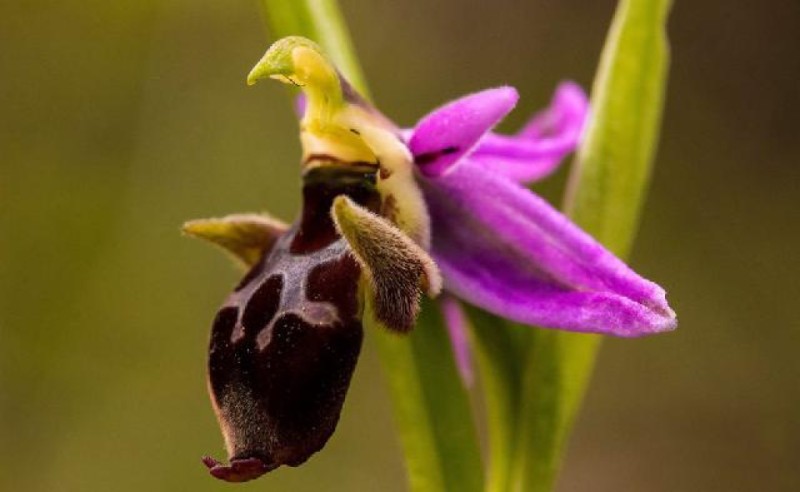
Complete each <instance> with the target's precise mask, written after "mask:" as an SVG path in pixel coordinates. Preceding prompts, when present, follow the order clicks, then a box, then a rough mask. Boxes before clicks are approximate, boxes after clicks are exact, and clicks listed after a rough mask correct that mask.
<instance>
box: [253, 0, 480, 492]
mask: <svg viewBox="0 0 800 492" xmlns="http://www.w3.org/2000/svg"><path fill="white" fill-rule="evenodd" d="M261 2H262V6H263V7H264V12H265V14H266V18H267V21H268V25H269V28H270V31H271V32H272V34H273V35H275V36H276V37H283V36H289V35H301V36H305V37H307V38H310V39H312V40H314V41H316V42H317V43H318V44H319V45H320V46H321V47H322V48H323V49H324V50H325V51H326V53H327V54H328V56H329V57H330V58H331V59H332V60H333V61H334V62H335V63H336V64H337V66H338V68H339V70H340V71H341V72H342V73H343V74H344V75H345V77H347V78H348V80H349V81H350V82H351V83H352V84H353V86H354V87H355V88H356V89H358V90H359V92H361V93H362V94H364V95H366V94H367V87H366V84H365V82H364V78H363V76H362V75H361V69H360V67H359V65H358V61H357V58H356V56H355V54H354V51H353V49H352V43H351V42H350V38H349V36H348V34H347V28H346V27H345V24H344V22H343V18H342V16H341V13H340V12H339V10H338V7H337V4H336V1H335V0H261ZM371 328H372V331H371V333H370V335H371V336H373V337H374V338H375V339H376V340H377V343H376V345H377V347H378V350H379V353H380V358H381V363H382V365H383V367H384V370H385V373H386V377H387V380H388V382H389V387H390V390H391V395H392V403H393V407H394V413H395V422H396V424H397V429H398V432H399V434H400V440H401V443H402V447H403V451H404V454H405V459H406V466H407V469H408V475H409V483H410V487H411V490H413V491H416V492H444V491H459V492H473V491H474V492H477V491H480V490H481V489H482V487H483V470H482V464H481V457H480V449H479V447H478V440H477V436H476V433H475V426H474V422H473V419H472V412H471V406H470V402H469V398H468V394H467V391H466V389H465V388H464V386H463V384H462V382H461V379H460V377H459V375H458V371H457V370H456V365H455V361H454V358H453V353H452V349H451V346H450V341H449V339H448V336H447V333H446V331H445V330H444V328H443V323H442V319H441V316H440V315H439V313H438V309H436V306H434V305H433V304H432V303H426V304H425V305H424V306H423V310H422V315H421V316H420V318H419V320H418V323H417V326H416V327H415V329H414V332H413V333H411V334H410V335H408V336H401V335H396V334H391V333H387V332H385V331H384V330H380V329H374V328H375V327H369V326H368V327H367V329H368V330H369V329H371Z"/></svg>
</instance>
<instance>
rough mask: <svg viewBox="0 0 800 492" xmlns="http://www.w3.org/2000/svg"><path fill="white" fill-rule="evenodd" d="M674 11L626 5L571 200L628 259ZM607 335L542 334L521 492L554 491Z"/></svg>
mask: <svg viewBox="0 0 800 492" xmlns="http://www.w3.org/2000/svg"><path fill="white" fill-rule="evenodd" d="M669 7H670V1H669V0H622V1H621V2H620V3H619V5H618V7H617V11H616V14H615V16H614V20H613V24H612V26H611V29H610V31H609V34H608V37H607V39H606V44H605V47H604V49H603V53H602V57H601V60H600V66H599V69H598V72H597V76H596V78H595V82H594V86H593V88H592V111H593V115H592V118H590V122H589V126H588V128H587V132H586V137H585V139H584V142H583V144H582V146H581V147H580V149H579V151H578V157H577V161H576V166H575V167H574V169H573V170H572V175H571V176H570V182H569V188H568V192H567V198H566V202H565V210H566V212H567V213H568V214H569V215H570V216H571V217H572V218H573V220H575V222H576V223H578V224H579V225H580V226H581V227H583V228H584V229H585V230H586V231H588V232H589V233H590V234H592V235H593V236H594V237H596V238H597V239H598V240H600V241H601V242H602V243H603V244H605V245H606V246H607V247H609V248H610V249H611V250H612V251H614V252H615V253H616V254H618V255H620V256H622V257H625V256H626V255H627V254H628V251H629V249H630V246H631V244H632V242H633V238H634V236H635V233H636V225H637V222H638V218H639V211H640V209H641V206H642V201H643V198H644V195H645V191H646V189H647V182H648V178H649V175H650V169H651V166H652V161H653V157H654V155H655V151H656V143H657V137H658V132H659V127H660V121H661V112H662V107H663V100H664V90H665V85H666V75H667V66H668V56H669V55H668V48H667V40H666V32H665V26H666V21H667V16H668V13H669ZM599 341H600V338H599V337H597V336H593V335H580V334H573V333H565V332H557V331H547V330H536V331H535V333H534V335H533V339H532V341H531V345H530V347H529V349H528V350H529V353H528V358H527V364H526V368H525V371H524V376H523V377H524V380H523V384H522V397H523V402H522V408H521V413H520V419H521V421H520V427H519V433H520V436H521V442H520V443H519V444H518V448H517V450H518V452H517V455H516V456H517V462H516V463H515V464H514V467H515V470H514V484H515V490H525V491H534V492H535V491H549V490H551V489H552V487H553V484H554V482H555V478H556V475H557V473H558V469H559V467H560V462H561V457H562V454H563V450H564V446H565V443H566V441H567V438H568V437H569V432H570V429H571V427H572V424H573V421H574V419H575V415H576V413H577V410H578V408H579V407H580V403H581V400H582V398H583V395H584V392H585V389H586V386H587V384H588V381H589V379H590V376H591V372H592V368H593V366H594V360H595V357H596V354H597V349H598V348H599Z"/></svg>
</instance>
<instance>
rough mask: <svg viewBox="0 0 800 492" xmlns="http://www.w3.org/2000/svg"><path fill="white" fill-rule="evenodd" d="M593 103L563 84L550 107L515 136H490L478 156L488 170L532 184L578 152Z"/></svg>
mask: <svg viewBox="0 0 800 492" xmlns="http://www.w3.org/2000/svg"><path fill="white" fill-rule="evenodd" d="M588 115H589V102H588V100H587V98H586V94H585V93H584V92H583V89H581V88H580V86H578V85H577V84H575V83H572V82H562V83H561V84H560V85H559V86H558V88H557V89H556V92H555V94H554V96H553V99H552V101H551V102H550V106H549V107H548V108H547V109H545V110H543V111H541V112H540V113H538V114H537V115H536V116H534V117H533V119H532V120H531V121H530V123H528V124H527V125H526V126H525V127H524V128H523V129H522V131H520V132H519V133H518V134H517V135H515V136H504V135H496V134H490V135H487V136H486V137H485V138H484V139H483V140H481V143H480V145H479V146H478V147H477V148H476V149H475V152H474V154H473V155H474V156H475V157H476V158H479V159H481V160H482V162H484V164H486V165H487V170H490V171H491V172H494V173H499V174H502V175H504V176H507V177H509V178H511V179H513V180H515V181H519V182H523V183H529V182H533V181H537V180H540V179H542V178H544V177H546V176H547V175H549V174H550V173H552V172H553V171H555V170H556V169H557V168H558V166H559V164H560V163H561V162H562V160H563V159H564V157H565V156H566V155H567V154H569V153H570V152H572V151H573V150H575V148H576V146H577V145H578V143H579V142H580V138H581V136H582V134H583V128H584V126H585V123H586V120H587V117H588Z"/></svg>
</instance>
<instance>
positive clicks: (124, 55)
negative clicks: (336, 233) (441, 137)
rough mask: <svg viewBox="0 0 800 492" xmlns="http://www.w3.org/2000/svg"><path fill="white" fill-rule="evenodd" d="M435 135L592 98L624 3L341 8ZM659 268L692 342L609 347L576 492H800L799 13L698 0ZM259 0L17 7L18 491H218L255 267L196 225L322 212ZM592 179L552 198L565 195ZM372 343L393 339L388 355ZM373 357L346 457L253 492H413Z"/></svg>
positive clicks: (2, 307) (10, 302) (691, 18)
mask: <svg viewBox="0 0 800 492" xmlns="http://www.w3.org/2000/svg"><path fill="white" fill-rule="evenodd" d="M342 4H343V9H344V11H345V14H346V16H347V18H348V19H349V22H350V25H351V29H352V32H353V35H354V38H355V42H356V45H357V48H358V51H359V53H360V55H361V57H362V60H363V64H364V68H365V70H366V73H367V74H368V78H369V80H370V83H371V86H372V89H373V92H374V95H375V97H376V100H377V102H378V103H379V105H380V107H381V108H382V109H383V110H384V111H385V112H386V113H387V114H388V115H390V116H391V117H393V118H394V119H395V120H396V121H398V122H400V123H403V124H411V123H413V122H414V121H415V120H416V118H418V117H419V116H420V115H422V114H423V113H424V112H426V111H427V110H428V109H430V108H432V107H433V106H435V105H437V104H440V103H442V102H444V101H446V100H448V99H450V98H453V97H455V96H457V95H460V94H463V93H466V92H469V91H474V90H478V89H481V88H485V87H487V86H493V85H498V84H502V83H509V84H512V85H514V86H516V87H518V88H519V89H520V92H521V94H522V100H521V103H520V105H519V106H518V109H517V111H516V112H515V113H514V114H513V115H512V116H511V117H510V118H509V119H508V121H507V122H505V123H504V126H503V129H506V130H513V129H515V128H517V127H518V126H519V125H520V124H521V123H522V122H523V121H524V120H525V118H526V116H527V115H529V114H530V113H531V112H532V111H534V110H535V109H536V108H538V107H540V106H542V105H544V104H545V103H546V102H547V101H548V99H549V96H550V91H551V90H552V88H553V87H554V86H555V84H556V83H557V82H558V81H559V80H561V79H563V78H572V79H575V80H577V81H578V82H580V83H582V84H583V85H584V86H588V85H589V84H590V82H591V80H592V76H593V73H594V70H595V67H596V62H597V58H598V54H599V51H600V48H601V45H602V41H603V39H604V36H605V32H606V29H607V27H608V23H609V20H610V17H611V14H612V12H613V8H614V2H613V1H611V0H603V1H594V2H586V1H582V0H561V1H546V0H534V1H521V0H520V1H512V0H503V1H500V0H493V1H491V2H489V1H480V2H479V1H463V0H437V1H436V2H432V1H430V0H406V1H403V2H398V1H394V0H373V1H365V0H363V1H357V0H342ZM670 34H671V39H672V46H673V64H672V72H671V80H670V84H669V92H668V99H667V107H666V115H665V123H664V127H663V135H662V139H661V141H662V146H661V149H660V152H659V155H658V162H657V167H656V170H655V173H654V181H653V185H652V188H651V194H650V198H649V202H648V206H647V209H646V212H645V213H644V216H643V221H642V227H641V232H640V234H639V238H638V242H637V244H636V248H635V251H634V254H633V257H632V260H631V261H632V264H633V265H634V267H635V268H636V269H637V270H639V271H640V272H642V273H643V274H644V275H645V276H647V277H649V278H652V279H654V280H657V281H658V282H659V283H661V284H662V285H664V286H665V287H666V289H667V290H668V292H669V296H670V300H671V303H672V304H673V306H674V307H675V309H676V310H677V312H678V313H679V316H680V328H679V330H678V331H677V332H675V333H673V334H669V335H664V336H658V337H654V338H648V339H641V340H608V342H607V343H606V345H605V347H604V350H603V351H602V354H601V357H600V360H599V365H598V368H597V372H596V378H595V381H594V384H593V385H592V387H591V389H590V391H589V394H588V397H587V401H586V406H585V409H584V411H583V413H582V416H581V418H580V419H579V422H578V424H577V427H576V431H575V435H574V438H573V440H572V445H571V450H570V454H569V457H568V459H567V462H566V466H565V469H564V473H563V477H562V480H561V483H560V487H559V489H560V490H561V491H618V490H643V491H644V490H646V491H678V490H680V491H716V490H720V491H722V490H724V491H750V490H763V491H793V490H800V466H799V465H800V357H798V351H799V350H800V316H799V315H798V304H799V303H800V289H798V283H799V281H798V275H799V274H800V260H799V259H798V248H799V247H800V213H798V212H800V210H799V209H800V196H799V195H798V193H800V144H799V143H798V142H799V141H800V132H799V131H798V130H799V129H800V125H798V122H797V121H798V114H800V81H799V78H800V56H798V51H800V3H798V2H797V0H765V1H761V2H726V1H723V0H692V1H689V0H679V1H678V2H677V4H676V5H675V7H674V9H673V15H672V19H671V23H670ZM268 42H269V37H268V33H267V32H266V31H265V29H264V25H263V23H262V21H261V17H260V12H259V9H258V6H257V4H256V2H255V1H254V0H238V1H226V2H219V1H212V0H191V1H190V0H166V1H160V2H157V1H155V0H120V1H115V2H108V1H98V0H82V1H76V0H61V1H56V0H49V1H46V0H31V1H27V2H15V1H11V0H3V1H2V2H0V490H2V491H22V490H24V491H30V492H38V491H48V492H49V491H57V492H60V491H65V492H66V491H70V492H71V491H95V490H96V491H120V492H124V491H150V490H153V491H161V490H164V491H167V490H169V491H172V490H193V491H201V490H208V491H215V490H228V489H230V488H231V486H230V485H227V484H223V483H219V482H216V481H214V480H212V479H211V478H209V477H208V476H207V474H206V472H205V470H204V468H203V467H202V465H201V464H200V462H199V457H200V456H201V455H202V454H204V453H211V454H213V455H215V456H219V457H221V456H222V455H223V450H222V442H221V438H220V436H219V432H218V429H217V426H216V422H215V420H214V417H213V414H212V412H211V409H210V407H209V404H208V401H207V396H206V392H205V383H204V377H205V376H204V371H205V368H204V361H205V351H206V343H207V332H208V329H209V325H210V320H211V318H212V316H213V314H214V312H215V311H216V309H217V306H218V304H219V303H220V301H221V300H222V299H223V298H224V296H225V295H226V294H227V292H228V290H229V289H230V287H231V286H232V285H233V284H234V283H235V282H236V280H237V276H238V273H237V272H236V271H235V270H234V269H233V268H231V265H230V264H229V262H228V261H227V260H226V259H225V258H224V257H222V256H221V255H220V254H219V253H218V252H217V251H215V250H212V249H211V248H210V247H208V246H206V245H205V244H200V243H199V242H195V241H192V240H189V239H184V238H182V237H181V236H180V234H179V233H178V227H179V225H180V224H181V222H182V221H184V220H185V219H189V218H196V217H204V216H213V215H221V214H225V213H229V212H236V211H248V210H250V211H257V210H270V211H271V212H273V213H274V214H276V215H278V216H280V217H283V218H285V219H292V218H293V216H294V214H295V212H296V210H297V207H298V203H299V202H298V197H299V195H298V193H297V189H298V186H299V177H298V172H297V162H298V150H299V148H298V143H297V134H296V127H295V121H294V118H293V115H292V112H291V108H290V104H289V102H288V100H287V98H286V93H285V89H284V88H282V87H279V86H278V85H277V84H275V85H270V84H266V85H259V86H257V87H255V88H247V87H246V86H245V84H244V77H245V74H246V73H247V72H248V70H249V69H250V67H251V66H252V65H253V64H254V63H255V62H256V61H257V60H258V58H259V57H260V56H261V54H262V52H263V50H264V49H265V48H266V46H267V44H268ZM565 175H566V173H565V172H564V171H563V170H562V171H561V172H560V173H559V174H558V175H557V176H556V177H554V178H553V179H551V180H550V181H549V182H548V183H547V184H545V185H543V186H541V187H540V188H539V189H540V191H541V192H542V193H544V194H545V195H546V196H548V197H549V198H551V199H553V200H554V201H558V197H559V194H560V191H561V189H562V187H563V182H564V177H565ZM368 338H369V337H368ZM404 480H405V479H404V472H403V465H402V461H401V457H400V452H399V448H398V444H397V441H396V439H395V436H394V434H393V431H392V419H391V409H390V406H389V404H388V394H387V391H386V389H385V388H384V383H383V381H382V376H381V374H380V368H379V366H378V361H377V360H376V356H375V353H374V350H373V347H372V346H371V344H370V342H369V340H368V341H367V344H366V346H365V350H364V354H363V357H362V360H361V362H360V365H359V367H358V370H357V373H356V376H355V379H354V382H353V387H352V390H351V392H350V396H349V399H348V401H347V404H346V406H345V411H344V414H343V417H342V422H341V425H340V426H339V430H338V432H337V433H336V434H335V436H334V437H333V439H332V440H331V442H330V443H329V445H328V446H327V448H326V449H325V450H324V452H322V453H320V454H318V455H316V456H315V457H314V458H313V459H312V460H311V461H310V462H309V463H308V464H307V465H305V466H304V467H302V468H300V469H280V470H278V471H276V472H275V473H273V474H270V475H269V476H267V477H264V478H263V479H261V480H258V481H256V482H253V483H250V484H246V485H243V486H241V487H240V489H241V490H292V491H300V490H314V491H354V490H359V491H360V490H365V491H371V490H376V491H377V490H380V491H401V490H404V489H405V482H404Z"/></svg>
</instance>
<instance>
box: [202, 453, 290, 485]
mask: <svg viewBox="0 0 800 492" xmlns="http://www.w3.org/2000/svg"><path fill="white" fill-rule="evenodd" d="M203 464H204V465H206V467H207V468H208V471H209V472H210V473H211V476H213V477H214V478H218V479H220V480H224V481H226V482H247V481H249V480H253V479H255V478H258V477H260V476H261V475H263V474H265V473H267V472H268V471H270V470H272V469H274V468H275V467H274V466H272V467H270V466H269V465H267V464H266V463H264V462H263V461H261V459H259V458H234V459H232V460H231V464H230V465H223V464H222V463H220V462H219V461H217V460H215V459H214V458H212V457H210V456H203Z"/></svg>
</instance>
